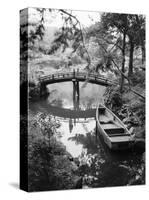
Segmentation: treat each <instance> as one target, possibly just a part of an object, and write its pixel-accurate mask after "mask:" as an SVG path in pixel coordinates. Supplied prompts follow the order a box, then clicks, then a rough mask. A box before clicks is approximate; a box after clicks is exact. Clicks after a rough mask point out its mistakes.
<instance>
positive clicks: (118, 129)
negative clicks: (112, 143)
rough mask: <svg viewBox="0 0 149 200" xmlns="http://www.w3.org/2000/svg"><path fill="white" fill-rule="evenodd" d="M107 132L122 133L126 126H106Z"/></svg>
mask: <svg viewBox="0 0 149 200" xmlns="http://www.w3.org/2000/svg"><path fill="white" fill-rule="evenodd" d="M104 130H105V131H106V133H107V134H120V133H124V128H104Z"/></svg>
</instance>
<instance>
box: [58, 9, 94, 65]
mask: <svg viewBox="0 0 149 200" xmlns="http://www.w3.org/2000/svg"><path fill="white" fill-rule="evenodd" d="M60 11H61V12H62V13H64V14H66V15H68V16H69V17H72V18H73V19H75V20H76V22H77V24H79V28H80V33H81V40H82V44H83V47H84V49H85V52H86V54H87V56H88V61H87V62H88V69H89V66H90V64H91V58H90V55H89V53H88V50H87V48H86V46H85V42H84V35H83V31H82V27H81V23H80V21H79V20H78V19H77V17H76V16H74V15H72V14H71V13H68V12H67V11H65V10H63V9H60Z"/></svg>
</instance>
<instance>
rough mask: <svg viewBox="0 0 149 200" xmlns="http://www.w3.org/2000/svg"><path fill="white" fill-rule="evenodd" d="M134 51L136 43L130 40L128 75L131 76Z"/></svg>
mask: <svg viewBox="0 0 149 200" xmlns="http://www.w3.org/2000/svg"><path fill="white" fill-rule="evenodd" d="M133 52H134V43H133V41H131V40H130V54H129V72H128V77H131V76H132V74H133Z"/></svg>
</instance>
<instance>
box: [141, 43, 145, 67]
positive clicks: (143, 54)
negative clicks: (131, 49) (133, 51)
mask: <svg viewBox="0 0 149 200" xmlns="http://www.w3.org/2000/svg"><path fill="white" fill-rule="evenodd" d="M141 50H142V64H144V61H145V45H144V44H142V46H141Z"/></svg>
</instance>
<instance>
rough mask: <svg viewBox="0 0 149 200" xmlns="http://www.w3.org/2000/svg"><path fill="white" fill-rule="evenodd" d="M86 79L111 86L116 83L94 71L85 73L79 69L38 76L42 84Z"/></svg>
mask: <svg viewBox="0 0 149 200" xmlns="http://www.w3.org/2000/svg"><path fill="white" fill-rule="evenodd" d="M73 80H74V81H88V82H90V83H94V84H98V85H103V86H111V85H114V84H116V82H114V81H111V80H109V79H107V78H105V77H103V76H101V75H97V74H95V73H85V72H79V71H73V72H67V73H56V74H50V75H46V76H41V77H39V82H40V83H41V84H44V85H48V84H53V83H58V82H65V81H73Z"/></svg>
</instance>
